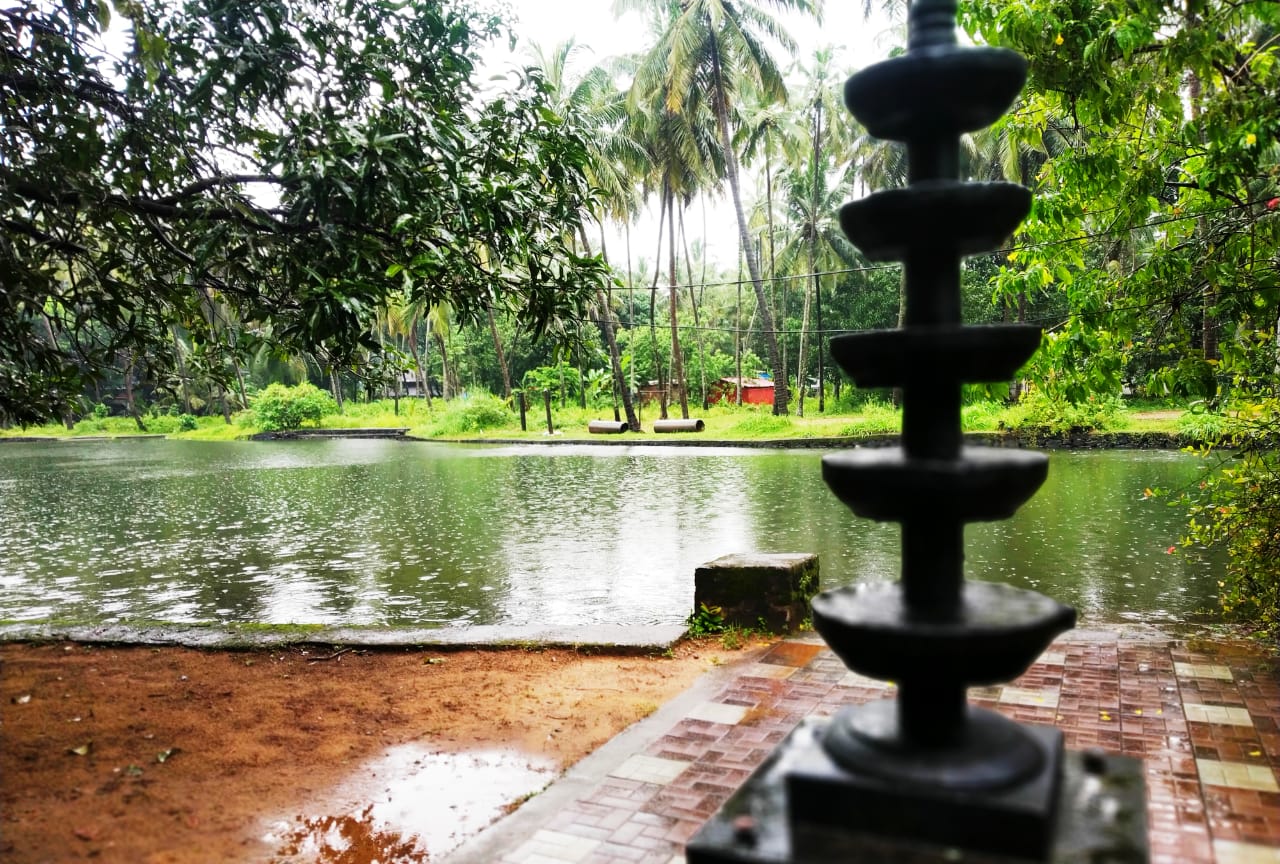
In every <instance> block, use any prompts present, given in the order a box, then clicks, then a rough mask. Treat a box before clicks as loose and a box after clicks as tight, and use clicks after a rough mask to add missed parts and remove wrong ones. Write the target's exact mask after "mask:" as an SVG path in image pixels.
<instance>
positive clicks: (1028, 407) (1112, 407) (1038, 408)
mask: <svg viewBox="0 0 1280 864" xmlns="http://www.w3.org/2000/svg"><path fill="white" fill-rule="evenodd" d="M1122 408H1123V406H1122V404H1121V402H1120V400H1119V399H1118V398H1107V397H1094V396H1090V397H1089V399H1088V400H1086V401H1084V402H1069V401H1067V400H1065V399H1055V398H1053V397H1052V396H1050V395H1049V394H1047V393H1045V392H1044V391H1042V390H1031V391H1029V392H1027V393H1026V394H1025V395H1023V397H1022V399H1021V400H1019V402H1018V404H1017V405H1014V406H1013V407H1011V408H1010V409H1009V412H1008V414H1007V415H1006V419H1005V425H1006V426H1007V427H1008V428H1010V429H1023V430H1027V431H1035V432H1049V433H1051V434H1062V433H1065V432H1088V431H1092V430H1095V429H1106V428H1108V427H1109V426H1112V425H1113V424H1114V423H1115V421H1116V418H1117V417H1118V416H1119V415H1120V411H1121V409H1122Z"/></svg>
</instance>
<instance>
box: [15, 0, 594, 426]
mask: <svg viewBox="0 0 1280 864" xmlns="http://www.w3.org/2000/svg"><path fill="white" fill-rule="evenodd" d="M113 17H114V19H115V20H116V23H117V25H119V24H120V23H124V24H125V25H126V26H124V27H119V26H117V27H116V28H112V30H111V33H123V34H124V37H123V41H124V43H126V44H124V46H123V47H122V48H118V49H117V48H116V47H115V46H116V45H117V42H118V41H119V40H116V39H114V38H108V35H107V34H108V27H109V25H110V24H111V22H112V21H113ZM500 30H501V24H500V22H499V20H498V19H497V18H495V17H494V16H492V15H489V14H484V13H480V12H476V11H473V10H470V9H468V8H466V7H464V6H460V5H455V4H435V3H420V4H406V3H399V2H387V0H362V2H353V0H266V2H261V3H252V4H249V3H241V2H237V0H186V2H182V3H173V4H159V3H147V2H140V0H113V2H111V3H108V2H107V0H69V2H67V3H59V4H50V3H43V2H19V3H16V4H13V5H10V6H9V7H7V8H5V9H0V46H2V47H0V81H2V82H3V91H4V93H5V98H4V99H3V100H0V224H2V225H3V234H2V235H0V284H2V286H3V291H0V422H6V423H13V422H18V423H27V422H34V421H38V420H43V419H46V418H49V417H53V416H57V415H58V414H59V413H60V412H63V411H65V410H66V409H67V406H68V405H69V404H71V403H72V402H73V401H74V400H75V399H76V398H77V397H78V395H79V393H80V391H81V389H82V388H83V386H84V383H85V381H86V380H92V379H93V378H95V377H97V376H101V375H103V374H104V373H105V372H107V371H108V370H111V369H113V368H115V369H122V368H125V367H128V368H129V369H133V368H134V367H135V366H136V367H138V368H144V369H147V370H149V371H150V372H151V373H152V376H151V377H153V378H162V377H163V374H164V372H165V370H168V369H171V368H172V367H173V366H174V365H175V364H177V363H179V362H180V361H182V360H183V358H181V357H179V356H178V351H177V350H176V349H175V347H174V346H175V344H176V343H177V341H178V340H177V338H176V335H175V334H177V333H178V332H181V333H182V334H183V340H184V342H186V343H188V344H189V345H190V346H192V350H191V352H190V355H189V356H188V357H186V358H185V362H199V363H202V364H203V365H204V371H205V373H206V374H207V375H208V376H209V377H211V378H213V379H215V380H217V379H219V377H221V378H223V379H224V380H225V379H226V378H227V377H228V376H229V375H230V374H231V373H230V371H229V369H230V366H229V364H230V363H233V362H234V356H235V355H236V354H237V352H243V351H244V349H245V348H246V346H247V345H251V344H255V343H262V344H267V345H270V346H272V347H273V348H274V349H276V350H279V351H281V352H282V353H289V352H293V351H308V352H311V353H312V354H313V355H314V356H317V357H320V358H323V360H324V362H326V363H329V364H341V363H343V362H345V361H346V360H348V359H349V358H350V357H352V356H353V355H354V354H355V353H356V352H359V351H361V350H371V349H372V350H376V344H375V343H374V341H373V340H372V338H371V337H370V335H369V332H370V326H371V323H372V321H373V319H374V315H375V312H376V310H377V309H379V308H380V307H382V306H384V305H385V304H386V302H387V300H388V298H389V297H390V296H391V295H393V294H396V293H405V294H407V295H408V297H409V298H410V300H411V301H413V302H418V303H422V304H427V305H432V304H436V303H447V304H449V305H450V306H451V308H452V310H453V313H454V315H455V316H457V317H459V318H460V319H462V320H464V321H465V320H476V319H477V318H479V317H480V316H482V315H484V314H485V313H486V312H488V311H491V310H492V309H493V308H494V307H497V308H498V309H500V310H503V311H510V312H512V313H514V314H517V315H518V316H519V317H520V319H521V320H522V321H524V322H525V323H526V324H527V325H528V326H529V327H531V328H532V329H534V330H540V329H544V328H546V327H547V326H548V325H550V324H551V323H552V322H553V321H555V320H557V319H563V318H572V317H582V316H583V315H584V314H585V310H586V309H587V307H588V306H589V305H590V303H591V302H593V301H594V298H595V295H596V292H597V290H598V289H599V288H600V287H601V286H603V285H604V284H605V283H606V279H607V277H606V273H605V269H604V266H603V264H602V263H601V262H600V261H599V260H598V259H596V258H594V257H587V256H584V255H581V254H579V253H577V252H575V251H574V248H573V246H572V245H571V242H570V241H569V238H570V237H571V236H572V234H573V232H574V231H575V230H576V226H577V225H578V220H579V219H580V214H581V213H583V212H585V211H587V210H589V209H590V204H591V203H592V200H593V196H594V192H593V190H592V187H591V185H590V184H589V183H588V181H587V179H586V173H585V169H586V161H587V148H586V146H585V143H584V140H583V137H582V136H581V135H580V134H579V133H578V132H577V131H576V130H574V129H573V128H570V127H569V126H568V125H567V124H566V122H565V120H564V119H563V118H562V117H561V116H560V115H558V114H557V113H555V112H554V111H552V110H550V109H549V108H548V102H547V100H548V94H547V88H546V87H545V86H544V83H543V81H542V80H541V78H540V77H539V76H538V75H537V73H536V72H534V71H532V70H530V71H528V72H527V73H526V74H525V75H524V76H523V77H522V78H521V80H519V81H518V82H517V83H516V84H515V85H514V86H513V87H512V88H511V89H510V90H508V91H506V92H501V93H498V94H496V95H494V94H482V93H480V92H479V91H478V89H477V86H476V84H475V83H474V81H473V79H474V72H475V68H476V63H477V50H478V47H479V46H480V45H481V44H482V43H483V42H484V41H485V40H488V39H491V38H494V37H495V36H497V35H499V33H500Z"/></svg>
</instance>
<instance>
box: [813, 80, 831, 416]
mask: <svg viewBox="0 0 1280 864" xmlns="http://www.w3.org/2000/svg"><path fill="white" fill-rule="evenodd" d="M813 113H814V120H813V124H814V132H813V208H812V209H813V211H814V212H812V213H810V214H809V218H810V219H813V220H814V229H815V230H814V232H813V242H814V244H815V245H816V244H817V242H818V232H817V218H818V214H817V209H818V177H819V174H818V172H819V171H820V170H822V100H821V99H816V100H814V103H813ZM812 248H813V247H810V249H811V250H812ZM809 256H810V258H813V257H815V256H814V253H813V251H810V253H809ZM809 272H810V273H812V274H813V299H814V303H815V305H816V306H817V307H818V309H817V312H818V348H817V354H818V413H819V414H821V413H823V412H824V411H826V408H827V385H826V377H827V376H826V374H825V373H826V368H825V364H824V362H823V361H824V360H825V358H826V353H827V352H826V346H825V345H823V342H824V340H825V338H826V337H825V334H824V333H823V332H822V279H821V277H819V276H818V268H817V267H815V266H813V264H812V263H810V265H809Z"/></svg>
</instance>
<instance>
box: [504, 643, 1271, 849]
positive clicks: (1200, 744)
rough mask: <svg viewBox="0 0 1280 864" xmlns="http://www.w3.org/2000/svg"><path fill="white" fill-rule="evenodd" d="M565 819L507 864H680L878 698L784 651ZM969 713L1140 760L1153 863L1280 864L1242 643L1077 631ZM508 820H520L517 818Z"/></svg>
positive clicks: (1267, 685) (632, 760) (979, 699)
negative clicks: (780, 764)
mask: <svg viewBox="0 0 1280 864" xmlns="http://www.w3.org/2000/svg"><path fill="white" fill-rule="evenodd" d="M735 671H736V673H737V674H736V677H734V678H733V679H732V680H731V681H730V683H729V684H728V685H727V686H725V687H724V688H723V689H722V690H721V691H720V692H719V693H718V694H717V695H715V696H714V697H713V698H711V699H710V700H709V701H706V702H702V703H701V704H698V705H695V706H694V707H692V708H691V709H688V710H686V711H685V712H684V716H683V717H682V718H681V719H679V721H678V722H676V723H675V725H674V726H672V727H671V728H670V729H669V730H668V731H667V732H666V734H664V735H662V736H661V737H658V738H656V740H653V741H652V742H651V743H650V744H649V745H648V746H647V747H646V748H645V749H643V750H642V752H635V753H631V754H630V755H623V756H620V757H619V758H618V761H617V762H616V764H615V765H613V767H612V768H611V769H608V770H607V773H606V775H605V776H604V777H603V779H601V780H599V782H598V783H597V784H596V785H595V786H594V788H590V789H588V790H584V792H583V793H579V794H577V796H576V799H575V800H573V801H572V803H569V804H568V805H567V806H561V807H559V808H558V810H557V811H556V812H555V813H554V815H552V816H551V817H550V818H549V819H548V820H546V821H544V823H543V824H541V825H540V827H537V828H536V830H533V831H531V832H527V833H525V834H523V835H522V836H521V838H520V842H518V843H511V844H508V848H506V849H505V850H504V851H501V852H497V853H494V860H497V861H501V862H504V864H562V862H589V864H615V862H616V864H623V862H627V864H630V862H654V864H681V862H683V860H684V858H683V844H684V842H685V840H687V839H688V838H689V836H690V835H692V834H693V832H694V831H695V830H696V829H697V828H698V827H699V826H700V825H701V824H702V823H703V821H705V820H706V818H707V817H708V816H710V815H711V814H712V813H713V812H714V811H715V810H716V809H717V808H718V807H719V806H720V803H721V802H722V801H724V799H725V798H726V797H727V796H728V795H729V794H730V793H731V792H732V791H733V790H734V789H736V788H737V787H738V785H739V784H741V783H742V781H743V780H744V779H746V777H747V775H748V774H749V773H750V772H751V770H752V769H753V768H754V767H755V766H756V765H757V764H759V762H760V761H761V760H762V759H763V758H764V757H765V756H766V754H768V753H769V752H770V751H771V750H772V749H773V747H775V746H776V745H777V744H778V742H779V741H781V740H782V739H783V738H784V737H785V736H786V734H787V733H788V732H789V731H790V730H791V729H792V727H794V726H795V725H796V723H798V722H799V721H800V720H801V718H803V717H805V716H806V715H828V714H831V713H833V712H834V711H835V710H837V709H838V708H840V707H841V706H843V705H847V704H850V703H856V702H863V701H867V700H871V699H876V698H881V697H883V695H884V694H885V693H886V691H888V690H889V689H890V688H889V686H888V685H885V684H882V683H880V682H877V681H872V680H869V679H865V678H860V677H858V676H855V675H853V674H851V673H849V672H848V671H847V670H846V669H845V668H844V667H843V666H842V665H841V664H840V662H839V661H838V660H837V659H836V658H835V656H834V655H833V654H832V653H831V652H830V651H828V650H827V649H826V648H825V647H824V646H823V645H821V644H820V643H818V642H817V641H816V640H808V639H801V640H789V641H785V642H781V643H779V644H778V645H776V646H774V647H773V648H772V649H770V651H769V652H768V653H767V654H765V655H764V656H763V657H762V658H761V660H760V661H759V662H755V663H750V664H745V665H744V666H742V667H741V668H739V669H737V670H735ZM970 699H971V701H972V702H974V703H975V704H979V705H983V706H986V707H990V708H994V709H995V710H998V711H1001V712H1003V713H1005V714H1007V715H1009V716H1011V717H1014V718H1016V719H1018V720H1021V721H1025V722H1029V723H1044V724H1054V725H1056V726H1058V727H1059V728H1061V729H1062V730H1063V732H1064V733H1065V736H1066V744H1067V746H1068V747H1069V748H1072V749H1084V748H1088V747H1100V748H1102V749H1104V750H1107V751H1110V752H1113V753H1122V754H1124V755H1127V756H1134V757H1141V758H1142V759H1144V760H1145V765H1146V775H1147V791H1148V797H1149V803H1150V807H1149V815H1148V819H1149V831H1150V838H1151V851H1152V861H1153V862H1159V864H1201V862H1203V864H1280V787H1277V778H1278V777H1280V661H1278V660H1277V658H1276V657H1275V656H1273V655H1270V654H1267V653H1265V652H1264V651H1262V650H1260V649H1258V648H1256V647H1251V646H1246V645H1243V644H1238V643H1204V642H1191V643H1188V642H1181V641H1174V640H1169V639H1153V638H1150V637H1149V636H1142V637H1126V636H1123V635H1120V634H1118V633H1115V632H1108V631H1096V632H1094V631H1073V632H1072V633H1070V634H1068V635H1067V636H1065V637H1064V638H1062V639H1059V640H1058V641H1057V642H1055V643H1054V644H1053V645H1052V646H1051V647H1050V649H1049V650H1048V651H1046V652H1045V653H1044V655H1042V656H1041V657H1040V659H1039V660H1038V661H1037V662H1036V664H1035V665H1034V666H1033V667H1032V668H1031V669H1030V670H1029V671H1028V672H1027V674H1026V675H1024V676H1022V677H1021V678H1019V679H1018V680H1017V681H1015V682H1013V683H1011V684H1009V685H1006V686H1002V687H989V688H982V689H977V690H971V691H970ZM517 815H518V814H517Z"/></svg>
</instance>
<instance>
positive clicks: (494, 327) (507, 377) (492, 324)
mask: <svg viewBox="0 0 1280 864" xmlns="http://www.w3.org/2000/svg"><path fill="white" fill-rule="evenodd" d="M484 311H485V312H486V313H487V314H488V316H489V333H490V335H492V336H493V350H494V352H495V353H497V355H498V368H499V369H500V370H502V398H503V399H504V400H505V401H507V402H510V401H511V370H510V369H508V368H507V355H506V354H504V353H503V351H502V337H500V336H499V335H498V323H497V322H496V321H495V320H494V318H493V305H492V304H488V303H486V304H485V307H484Z"/></svg>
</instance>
